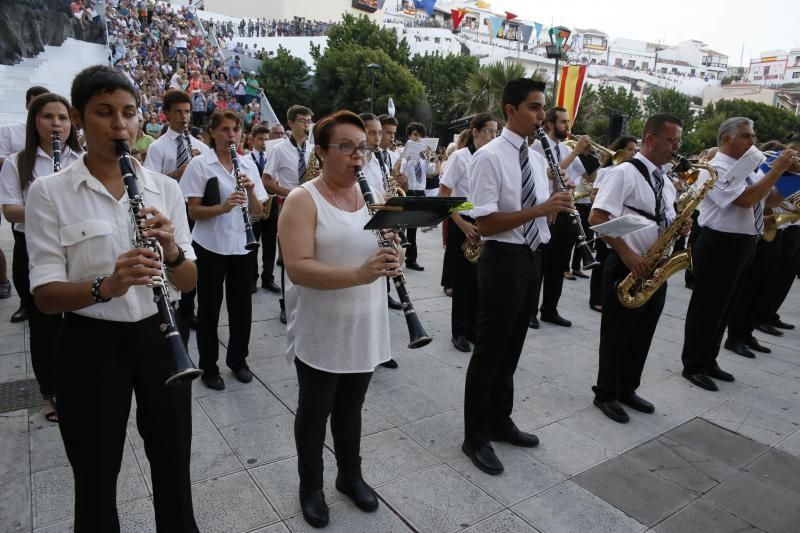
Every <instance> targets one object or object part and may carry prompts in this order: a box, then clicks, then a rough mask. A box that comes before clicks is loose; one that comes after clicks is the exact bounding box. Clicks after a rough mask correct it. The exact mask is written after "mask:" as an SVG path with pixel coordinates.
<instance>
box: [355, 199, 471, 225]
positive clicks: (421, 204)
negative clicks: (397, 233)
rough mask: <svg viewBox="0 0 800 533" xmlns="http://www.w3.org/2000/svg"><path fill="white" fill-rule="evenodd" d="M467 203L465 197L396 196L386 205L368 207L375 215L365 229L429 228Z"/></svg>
mask: <svg viewBox="0 0 800 533" xmlns="http://www.w3.org/2000/svg"><path fill="white" fill-rule="evenodd" d="M466 201H467V199H466V198H465V197H463V196H455V197H453V196H451V197H440V196H431V197H427V196H395V197H392V198H389V199H388V200H387V201H386V203H385V204H374V205H370V206H368V207H369V208H370V209H372V210H374V211H375V214H374V215H373V216H372V218H371V219H370V220H369V222H367V225H366V226H364V229H368V230H376V229H402V228H429V227H431V226H435V225H437V224H438V223H439V222H441V221H443V220H444V219H446V218H447V217H449V216H450V213H451V212H452V211H451V210H452V208H454V207H457V206H459V205H461V204H463V203H464V202H466Z"/></svg>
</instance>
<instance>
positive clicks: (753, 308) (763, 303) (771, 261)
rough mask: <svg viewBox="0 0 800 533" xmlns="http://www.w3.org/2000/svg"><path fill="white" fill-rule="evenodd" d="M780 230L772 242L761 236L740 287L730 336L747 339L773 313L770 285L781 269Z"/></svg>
mask: <svg viewBox="0 0 800 533" xmlns="http://www.w3.org/2000/svg"><path fill="white" fill-rule="evenodd" d="M782 237H783V236H782V235H781V232H778V234H777V235H776V236H775V239H774V240H773V241H772V242H768V241H765V240H764V239H761V240H759V241H758V244H757V245H756V253H755V257H754V259H753V261H751V262H750V266H749V267H748V268H747V270H745V273H744V275H743V276H742V282H741V283H740V284H739V286H738V294H737V297H736V303H735V304H734V308H733V313H732V314H731V319H730V321H729V322H728V339H730V340H731V341H746V340H748V339H749V338H750V337H752V336H753V330H754V329H755V327H756V325H757V324H761V323H763V322H767V321H768V320H767V318H768V317H769V316H770V315H771V314H772V299H771V294H770V285H771V284H772V280H773V279H774V278H775V277H776V276H777V275H778V272H779V271H780V264H779V263H778V261H779V260H780V253H781V244H782V241H783V239H782Z"/></svg>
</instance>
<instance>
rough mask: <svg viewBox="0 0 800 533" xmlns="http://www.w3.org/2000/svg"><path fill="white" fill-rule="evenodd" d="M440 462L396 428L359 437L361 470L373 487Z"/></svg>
mask: <svg viewBox="0 0 800 533" xmlns="http://www.w3.org/2000/svg"><path fill="white" fill-rule="evenodd" d="M440 462H441V461H440V460H439V459H437V458H436V457H435V456H434V455H433V454H431V453H429V452H427V451H426V450H425V449H424V448H423V447H422V446H420V445H419V444H417V443H416V442H414V441H413V440H412V439H411V438H410V437H408V435H406V434H404V433H403V432H402V431H400V430H398V429H389V430H386V431H382V432H380V433H375V434H373V435H369V436H368V437H364V438H362V439H361V469H362V471H363V475H364V479H365V480H366V481H367V483H369V484H370V485H373V486H378V485H383V484H384V483H387V482H389V481H393V480H395V479H398V478H401V477H403V476H407V475H409V474H413V473H414V472H419V471H420V470H423V469H425V468H428V467H430V466H433V465H435V464H439V463H440Z"/></svg>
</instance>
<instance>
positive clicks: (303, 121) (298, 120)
mask: <svg viewBox="0 0 800 533" xmlns="http://www.w3.org/2000/svg"><path fill="white" fill-rule="evenodd" d="M292 122H294V123H296V124H305V125H308V124H311V119H310V118H296V119H294V120H293V121H292Z"/></svg>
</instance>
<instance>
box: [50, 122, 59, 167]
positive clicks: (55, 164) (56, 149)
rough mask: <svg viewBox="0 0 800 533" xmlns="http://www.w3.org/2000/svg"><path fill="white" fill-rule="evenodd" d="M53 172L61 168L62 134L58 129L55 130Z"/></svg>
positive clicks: (53, 138)
mask: <svg viewBox="0 0 800 533" xmlns="http://www.w3.org/2000/svg"><path fill="white" fill-rule="evenodd" d="M51 140H52V143H53V173H56V172H58V171H59V170H61V134H60V133H58V132H57V131H54V132H53V137H52V139H51Z"/></svg>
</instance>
